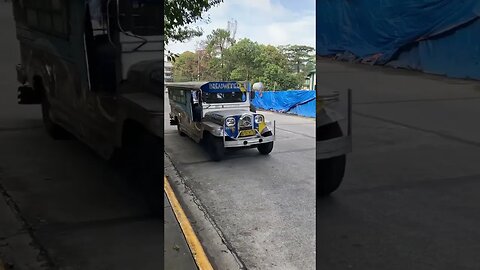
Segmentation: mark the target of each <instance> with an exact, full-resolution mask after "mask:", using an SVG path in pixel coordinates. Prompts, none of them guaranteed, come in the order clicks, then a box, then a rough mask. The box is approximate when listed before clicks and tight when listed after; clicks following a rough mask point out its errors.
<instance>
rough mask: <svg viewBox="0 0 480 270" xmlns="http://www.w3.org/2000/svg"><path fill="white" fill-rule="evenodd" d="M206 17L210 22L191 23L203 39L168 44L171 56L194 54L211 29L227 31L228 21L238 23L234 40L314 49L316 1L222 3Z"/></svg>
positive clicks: (230, 0) (234, 0) (242, 0)
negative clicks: (172, 53) (306, 46)
mask: <svg viewBox="0 0 480 270" xmlns="http://www.w3.org/2000/svg"><path fill="white" fill-rule="evenodd" d="M206 15H209V17H210V20H209V22H204V21H199V22H197V23H195V24H192V26H199V27H201V28H202V29H203V30H204V34H203V36H202V37H199V38H193V39H191V40H189V41H186V42H183V43H170V44H169V45H168V46H167V50H170V51H172V52H174V53H182V52H184V51H195V49H196V48H197V47H198V42H199V41H200V40H204V39H206V37H207V35H208V34H210V33H211V32H212V30H214V29H217V28H223V29H226V28H227V25H228V21H230V20H236V21H237V33H236V36H235V38H236V40H239V39H241V38H249V39H251V40H253V41H256V42H258V43H261V44H270V45H274V46H278V45H288V44H296V45H308V46H311V47H315V0H224V1H223V3H221V4H220V5H219V6H216V7H213V8H211V9H210V10H209V11H208V12H207V13H206ZM204 17H207V16H204Z"/></svg>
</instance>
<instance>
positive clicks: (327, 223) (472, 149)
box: [317, 60, 480, 270]
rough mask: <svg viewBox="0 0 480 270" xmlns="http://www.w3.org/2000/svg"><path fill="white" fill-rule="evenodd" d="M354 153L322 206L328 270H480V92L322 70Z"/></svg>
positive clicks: (424, 80) (456, 84)
mask: <svg viewBox="0 0 480 270" xmlns="http://www.w3.org/2000/svg"><path fill="white" fill-rule="evenodd" d="M317 72H318V78H319V86H320V87H321V86H325V87H329V88H333V89H347V88H351V89H353V101H354V104H353V153H352V154H351V155H349V157H348V161H347V162H348V165H347V172H346V177H345V179H344V183H343V185H342V187H341V188H340V190H339V191H338V192H337V193H335V194H334V195H333V196H332V197H331V198H328V199H325V200H320V201H318V204H317V213H318V216H317V248H318V249H317V252H318V261H317V262H318V265H319V269H329V270H335V269H342V270H343V269H359V270H363V269H389V270H395V269H398V270H400V269H416V270H442V269H445V270H447V269H457V270H463V269H465V270H467V269H480V259H479V257H478V254H480V245H479V242H478V239H480V215H479V213H480V196H478V194H479V193H478V191H479V190H480V166H479V161H480V125H479V121H478V117H479V115H480V82H475V81H466V80H455V79H448V78H445V77H440V76H433V75H426V74H422V73H419V72H412V71H405V70H394V69H390V68H387V69H385V68H382V67H371V66H360V65H349V64H343V63H334V62H330V61H328V60H321V61H319V62H318V64H317Z"/></svg>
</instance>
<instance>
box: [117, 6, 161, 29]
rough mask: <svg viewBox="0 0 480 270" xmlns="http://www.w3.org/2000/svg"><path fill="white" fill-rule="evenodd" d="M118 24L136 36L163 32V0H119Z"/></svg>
mask: <svg viewBox="0 0 480 270" xmlns="http://www.w3.org/2000/svg"><path fill="white" fill-rule="evenodd" d="M119 5H120V6H119V8H118V11H119V17H120V25H121V28H122V30H123V31H127V32H131V33H133V34H134V35H137V36H157V35H162V34H163V16H161V14H163V1H160V0H119Z"/></svg>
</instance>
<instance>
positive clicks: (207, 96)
mask: <svg viewBox="0 0 480 270" xmlns="http://www.w3.org/2000/svg"><path fill="white" fill-rule="evenodd" d="M202 100H203V102H205V103H237V102H245V101H247V93H246V92H240V91H232V92H222V93H209V92H203V93H202Z"/></svg>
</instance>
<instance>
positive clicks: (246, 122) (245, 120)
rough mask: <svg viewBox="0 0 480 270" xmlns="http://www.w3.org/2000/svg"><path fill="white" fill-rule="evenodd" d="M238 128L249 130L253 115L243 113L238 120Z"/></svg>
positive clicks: (251, 126)
mask: <svg viewBox="0 0 480 270" xmlns="http://www.w3.org/2000/svg"><path fill="white" fill-rule="evenodd" d="M238 127H239V129H240V130H249V129H252V128H253V117H252V116H251V115H244V116H242V117H240V120H239V121H238Z"/></svg>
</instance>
